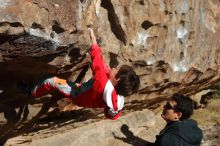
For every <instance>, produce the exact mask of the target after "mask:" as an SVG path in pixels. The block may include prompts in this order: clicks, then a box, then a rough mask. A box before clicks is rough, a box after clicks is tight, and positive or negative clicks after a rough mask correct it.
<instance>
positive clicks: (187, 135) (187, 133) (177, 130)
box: [166, 119, 203, 145]
mask: <svg viewBox="0 0 220 146" xmlns="http://www.w3.org/2000/svg"><path fill="white" fill-rule="evenodd" d="M166 131H167V132H168V133H172V134H175V135H177V136H179V137H180V138H182V139H183V140H184V141H185V142H187V143H189V144H191V145H197V144H200V143H201V140H202V138H203V134H202V130H201V129H200V128H199V127H198V124H197V122H196V121H194V120H192V119H188V120H183V121H178V122H174V123H170V124H168V127H167V130H166Z"/></svg>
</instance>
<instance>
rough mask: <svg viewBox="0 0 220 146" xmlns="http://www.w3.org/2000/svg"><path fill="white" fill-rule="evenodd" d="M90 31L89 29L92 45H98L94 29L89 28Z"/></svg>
mask: <svg viewBox="0 0 220 146" xmlns="http://www.w3.org/2000/svg"><path fill="white" fill-rule="evenodd" d="M88 29H89V35H90V39H91V41H92V45H95V44H97V41H96V37H95V35H94V32H93V29H92V28H88Z"/></svg>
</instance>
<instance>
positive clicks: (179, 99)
mask: <svg viewBox="0 0 220 146" xmlns="http://www.w3.org/2000/svg"><path fill="white" fill-rule="evenodd" d="M171 99H172V100H174V101H175V102H176V105H175V106H174V110H175V111H177V112H181V113H182V116H181V118H180V120H185V119H188V118H190V116H191V115H192V114H193V100H192V99H191V98H190V97H188V96H185V95H182V94H174V95H173V96H172V97H171Z"/></svg>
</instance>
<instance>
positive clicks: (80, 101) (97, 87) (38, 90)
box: [18, 28, 140, 120]
mask: <svg viewBox="0 0 220 146" xmlns="http://www.w3.org/2000/svg"><path fill="white" fill-rule="evenodd" d="M89 34H90V39H91V41H92V45H91V48H90V56H91V69H92V72H93V78H92V79H90V80H88V81H87V82H84V83H82V84H77V83H75V82H71V81H67V80H64V79H60V78H58V77H56V76H47V77H44V78H43V79H40V80H39V81H38V82H37V83H36V84H34V85H32V86H30V85H27V84H24V83H19V84H18V89H19V90H20V91H21V92H22V93H23V94H26V95H30V96H33V97H38V96H42V95H43V94H45V93H48V92H51V91H58V92H59V93H62V94H63V95H64V97H67V98H69V99H71V100H72V101H73V103H74V104H76V105H77V106H81V107H88V108H104V113H105V116H106V117H107V118H109V119H113V120H114V119H117V118H118V117H119V116H120V113H121V110H122V108H123V105H124V97H123V96H128V95H131V94H132V93H135V92H136V91H137V90H138V87H139V84H140V80H139V77H138V76H137V75H136V73H135V71H134V70H133V69H132V67H130V66H128V65H121V66H118V67H116V68H111V69H110V68H109V67H107V65H105V64H104V61H103V56H102V51H101V48H100V47H99V45H98V44H97V41H96V37H95V35H94V32H93V30H92V29H91V28H89Z"/></svg>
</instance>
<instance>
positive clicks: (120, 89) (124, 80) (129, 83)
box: [115, 65, 140, 96]
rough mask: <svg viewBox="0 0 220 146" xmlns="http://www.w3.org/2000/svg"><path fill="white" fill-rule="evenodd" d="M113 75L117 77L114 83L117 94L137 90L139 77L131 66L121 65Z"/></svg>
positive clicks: (126, 94)
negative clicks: (115, 83)
mask: <svg viewBox="0 0 220 146" xmlns="http://www.w3.org/2000/svg"><path fill="white" fill-rule="evenodd" d="M115 77H116V79H119V81H118V83H117V85H116V92H117V94H119V95H123V96H128V95H131V94H132V93H135V92H137V90H138V88H139V85H140V79H139V76H138V75H136V73H135V71H134V70H133V68H132V67H131V66H129V65H122V66H121V67H120V68H119V71H118V73H117V74H116V76H115Z"/></svg>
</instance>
